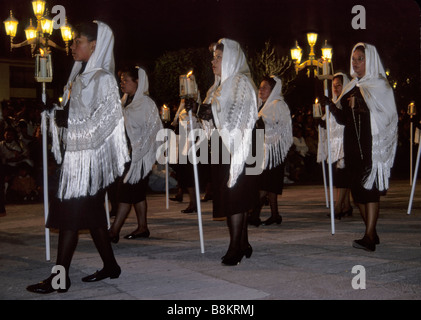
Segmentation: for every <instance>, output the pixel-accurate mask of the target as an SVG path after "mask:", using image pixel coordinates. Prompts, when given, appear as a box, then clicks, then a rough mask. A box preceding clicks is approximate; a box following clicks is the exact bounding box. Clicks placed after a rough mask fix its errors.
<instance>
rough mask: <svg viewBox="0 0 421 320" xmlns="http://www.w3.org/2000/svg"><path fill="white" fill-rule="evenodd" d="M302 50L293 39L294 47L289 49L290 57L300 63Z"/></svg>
mask: <svg viewBox="0 0 421 320" xmlns="http://www.w3.org/2000/svg"><path fill="white" fill-rule="evenodd" d="M302 52H303V51H302V50H301V48H300V46H299V45H298V41H295V47H293V48H292V49H291V58H292V60H295V61H296V63H300V61H301V57H302V55H303V53H302Z"/></svg>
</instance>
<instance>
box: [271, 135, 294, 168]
mask: <svg viewBox="0 0 421 320" xmlns="http://www.w3.org/2000/svg"><path fill="white" fill-rule="evenodd" d="M292 143H293V140H292V136H291V139H279V140H278V141H277V142H276V143H271V144H268V143H265V168H268V169H272V168H275V167H277V166H278V165H280V164H281V163H282V162H284V160H285V158H286V156H287V155H288V151H289V149H290V148H291V145H292Z"/></svg>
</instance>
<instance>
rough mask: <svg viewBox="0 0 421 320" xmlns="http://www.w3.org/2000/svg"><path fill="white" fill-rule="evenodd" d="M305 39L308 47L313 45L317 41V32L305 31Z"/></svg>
mask: <svg viewBox="0 0 421 320" xmlns="http://www.w3.org/2000/svg"><path fill="white" fill-rule="evenodd" d="M307 41H308V44H309V45H310V47H314V45H315V44H316V42H317V33H313V32H310V33H307Z"/></svg>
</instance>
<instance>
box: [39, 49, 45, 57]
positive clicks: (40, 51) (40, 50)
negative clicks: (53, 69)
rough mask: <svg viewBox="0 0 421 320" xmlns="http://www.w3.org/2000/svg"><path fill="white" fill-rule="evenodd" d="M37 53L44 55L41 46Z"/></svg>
mask: <svg viewBox="0 0 421 320" xmlns="http://www.w3.org/2000/svg"><path fill="white" fill-rule="evenodd" d="M39 53H41V55H42V56H44V53H45V52H44V50H42V48H39Z"/></svg>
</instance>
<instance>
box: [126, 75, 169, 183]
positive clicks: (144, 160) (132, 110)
mask: <svg viewBox="0 0 421 320" xmlns="http://www.w3.org/2000/svg"><path fill="white" fill-rule="evenodd" d="M138 74H139V83H138V86H137V90H136V93H135V95H134V97H133V101H132V102H131V103H130V104H129V105H127V106H126V107H125V108H124V109H123V114H124V122H125V125H126V132H127V135H128V137H129V140H130V144H131V147H132V159H131V164H130V168H129V171H128V172H127V174H126V176H125V177H124V182H125V183H126V182H127V183H130V184H135V183H137V182H138V181H139V180H140V179H141V178H142V179H143V178H145V177H146V176H147V175H148V174H149V172H150V171H151V170H152V166H153V165H154V163H155V161H156V151H157V149H158V146H159V143H158V141H156V136H157V135H158V131H159V130H161V129H163V126H162V122H161V119H160V117H159V112H158V108H157V106H156V104H155V102H154V101H153V100H152V99H151V98H150V97H149V96H148V95H147V94H148V90H149V81H148V77H147V75H146V72H145V71H144V70H143V69H142V68H139V71H138ZM126 99H127V96H126V95H125V96H124V97H123V99H122V104H123V105H124V103H125V102H126ZM142 169H143V174H142Z"/></svg>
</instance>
